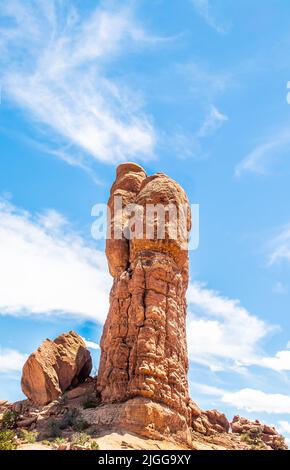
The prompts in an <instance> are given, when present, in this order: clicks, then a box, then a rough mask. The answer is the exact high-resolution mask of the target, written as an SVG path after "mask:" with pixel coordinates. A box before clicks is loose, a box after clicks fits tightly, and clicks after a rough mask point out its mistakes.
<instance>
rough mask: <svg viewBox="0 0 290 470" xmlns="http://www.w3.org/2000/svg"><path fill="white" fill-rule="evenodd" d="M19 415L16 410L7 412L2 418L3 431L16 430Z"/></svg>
mask: <svg viewBox="0 0 290 470" xmlns="http://www.w3.org/2000/svg"><path fill="white" fill-rule="evenodd" d="M18 418H19V413H17V411H15V410H6V411H5V412H4V414H3V416H2V421H1V429H3V430H5V429H15V428H16V425H17V420H18Z"/></svg>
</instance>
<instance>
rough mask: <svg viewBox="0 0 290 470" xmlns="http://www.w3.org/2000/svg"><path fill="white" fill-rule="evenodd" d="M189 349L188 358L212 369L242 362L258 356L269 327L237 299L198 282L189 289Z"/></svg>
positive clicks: (241, 367) (238, 366) (237, 366)
mask: <svg viewBox="0 0 290 470" xmlns="http://www.w3.org/2000/svg"><path fill="white" fill-rule="evenodd" d="M187 299H188V303H189V309H188V310H189V316H188V332H187V336H188V350H189V355H190V359H191V361H193V362H195V363H198V364H202V365H205V366H208V367H209V368H210V369H212V370H223V369H227V368H233V369H235V370H237V371H240V372H243V371H244V366H247V365H250V364H253V363H254V362H255V361H257V358H259V357H261V351H260V348H259V342H260V340H261V339H262V338H264V337H265V336H266V334H267V333H268V332H269V331H270V330H271V329H272V327H270V326H269V325H267V324H266V323H265V322H264V321H263V320H261V319H259V318H258V317H256V316H255V315H253V314H251V313H250V312H248V311H247V310H246V309H245V308H244V307H242V306H241V304H240V302H239V301H238V300H232V299H229V298H227V297H223V296H221V295H220V294H219V293H218V292H215V291H212V290H209V289H207V288H206V287H205V286H204V285H202V284H199V283H192V284H190V286H189V289H188V297H187Z"/></svg>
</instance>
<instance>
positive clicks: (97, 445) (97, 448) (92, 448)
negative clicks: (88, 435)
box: [91, 441, 100, 450]
mask: <svg viewBox="0 0 290 470" xmlns="http://www.w3.org/2000/svg"><path fill="white" fill-rule="evenodd" d="M99 449H100V446H99V444H98V443H97V442H96V441H92V442H91V450H99Z"/></svg>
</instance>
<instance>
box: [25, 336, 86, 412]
mask: <svg viewBox="0 0 290 470" xmlns="http://www.w3.org/2000/svg"><path fill="white" fill-rule="evenodd" d="M91 369H92V359H91V355H90V352H89V351H88V350H87V348H86V345H85V343H84V341H83V340H82V338H81V337H80V336H79V335H78V334H77V333H75V332H73V331H71V332H69V333H66V334H63V335H60V336H58V337H57V338H56V339H55V340H54V341H51V340H49V339H47V340H45V341H44V342H43V343H42V345H41V346H40V347H39V348H38V349H37V351H35V352H34V353H32V354H31V355H30V356H29V358H28V359H27V361H26V362H25V364H24V366H23V371H22V379H21V387H22V391H23V393H24V394H25V395H26V396H27V397H28V398H29V399H30V400H31V401H32V402H34V403H36V404H39V405H46V404H47V403H50V402H51V401H53V400H55V399H56V398H57V397H59V396H60V395H61V394H62V393H63V392H64V391H65V390H67V389H68V388H69V387H71V386H76V385H78V384H79V383H81V382H83V381H84V380H85V379H86V378H87V377H88V376H89V375H90V372H91Z"/></svg>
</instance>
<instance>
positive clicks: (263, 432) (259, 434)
mask: <svg viewBox="0 0 290 470" xmlns="http://www.w3.org/2000/svg"><path fill="white" fill-rule="evenodd" d="M231 429H232V432H233V433H236V434H240V435H241V436H243V437H244V439H246V440H251V439H252V440H253V441H255V440H259V441H261V442H262V443H263V444H265V446H267V447H269V448H270V449H272V450H286V449H288V447H287V445H286V444H285V441H284V438H283V436H281V434H279V433H278V431H276V429H275V428H274V427H271V426H268V425H267V424H262V423H260V421H258V420H256V421H250V420H249V419H246V418H242V417H241V416H238V415H236V416H234V418H233V421H232V422H231Z"/></svg>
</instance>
